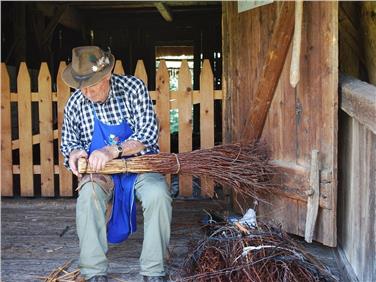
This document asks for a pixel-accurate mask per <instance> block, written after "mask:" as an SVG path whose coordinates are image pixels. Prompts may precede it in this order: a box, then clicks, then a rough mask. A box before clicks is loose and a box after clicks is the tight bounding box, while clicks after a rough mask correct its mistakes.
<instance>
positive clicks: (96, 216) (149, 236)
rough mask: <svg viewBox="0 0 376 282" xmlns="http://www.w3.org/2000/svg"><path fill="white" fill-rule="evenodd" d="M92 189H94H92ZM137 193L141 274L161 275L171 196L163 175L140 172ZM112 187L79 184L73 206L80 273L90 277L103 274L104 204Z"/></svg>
mask: <svg viewBox="0 0 376 282" xmlns="http://www.w3.org/2000/svg"><path fill="white" fill-rule="evenodd" d="M94 191H95V193H94ZM135 192H136V197H137V198H138V199H139V200H140V201H141V204H142V211H143V216H144V241H143V245H142V252H141V256H140V269H141V271H140V274H141V275H147V276H164V275H165V274H166V273H165V269H164V259H165V257H166V252H167V246H168V244H169V240H170V226H171V214H172V207H171V201H172V200H171V196H170V193H169V189H168V185H167V183H166V181H165V178H164V176H163V175H161V174H159V173H144V174H139V175H138V177H137V180H136V183H135ZM111 199H112V191H108V190H107V189H102V187H101V186H100V185H98V184H97V183H95V182H91V181H90V182H86V183H85V184H83V185H82V186H80V191H79V197H78V199H77V206H76V224H77V234H78V238H79V242H80V262H79V267H80V271H81V275H82V276H84V277H85V279H90V278H91V277H93V276H95V275H106V274H107V270H108V260H107V257H106V254H107V251H108V244H107V235H106V215H105V214H106V207H107V204H108V203H109V201H110V200H111Z"/></svg>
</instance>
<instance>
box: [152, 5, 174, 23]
mask: <svg viewBox="0 0 376 282" xmlns="http://www.w3.org/2000/svg"><path fill="white" fill-rule="evenodd" d="M154 6H155V7H156V8H157V9H158V11H159V13H160V14H161V16H162V17H163V18H164V19H165V21H167V22H172V20H173V18H172V13H171V10H170V8H169V7H168V6H167V5H166V4H165V3H163V2H156V3H154Z"/></svg>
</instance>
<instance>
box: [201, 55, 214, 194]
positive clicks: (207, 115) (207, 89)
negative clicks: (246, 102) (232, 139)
mask: <svg viewBox="0 0 376 282" xmlns="http://www.w3.org/2000/svg"><path fill="white" fill-rule="evenodd" d="M213 83H214V80H213V72H212V69H211V66H210V62H209V60H204V64H203V66H202V70H201V75H200V139H201V149H207V148H211V147H213V146H214V86H213ZM201 193H203V194H206V195H208V196H210V197H213V195H214V181H213V180H210V179H207V178H201Z"/></svg>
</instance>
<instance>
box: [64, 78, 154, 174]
mask: <svg viewBox="0 0 376 282" xmlns="http://www.w3.org/2000/svg"><path fill="white" fill-rule="evenodd" d="M93 108H94V109H95V111H96V114H97V117H98V118H99V119H100V120H101V121H102V122H104V123H106V124H110V125H115V124H120V123H121V122H122V117H124V118H125V119H126V120H127V122H128V124H129V126H130V127H131V128H132V131H133V134H132V135H131V136H130V137H129V138H128V139H132V140H137V141H140V142H141V143H142V144H144V145H145V147H146V148H145V150H143V151H141V152H140V153H139V154H138V155H143V154H146V153H149V152H159V147H158V125H157V119H156V114H155V112H154V109H153V102H152V100H151V98H150V96H149V92H148V90H147V88H146V86H145V84H144V83H143V82H142V80H140V79H138V78H136V77H134V76H119V75H115V74H113V75H112V76H111V90H110V94H109V96H108V98H107V100H106V101H105V102H104V103H102V104H101V103H93V102H91V101H90V100H89V99H88V98H86V97H85V96H84V95H83V94H82V92H81V91H80V90H79V89H77V90H76V91H75V92H74V93H73V94H72V96H71V97H70V98H69V99H68V101H67V104H66V105H65V109H64V121H63V127H62V135H61V146H60V149H61V152H62V153H63V155H64V157H65V162H64V165H65V166H66V167H68V168H69V165H68V160H69V154H70V152H71V151H72V150H74V149H83V150H86V152H88V151H89V147H90V144H91V141H92V136H93V131H94V116H93V111H92V109H93Z"/></svg>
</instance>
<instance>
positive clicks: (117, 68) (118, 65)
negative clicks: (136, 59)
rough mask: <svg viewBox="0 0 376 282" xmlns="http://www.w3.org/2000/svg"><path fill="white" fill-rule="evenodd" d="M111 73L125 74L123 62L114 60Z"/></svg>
mask: <svg viewBox="0 0 376 282" xmlns="http://www.w3.org/2000/svg"><path fill="white" fill-rule="evenodd" d="M113 73H114V74H119V75H124V74H125V72H124V67H123V64H122V62H121V61H120V60H116V62H115V67H114V71H113Z"/></svg>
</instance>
